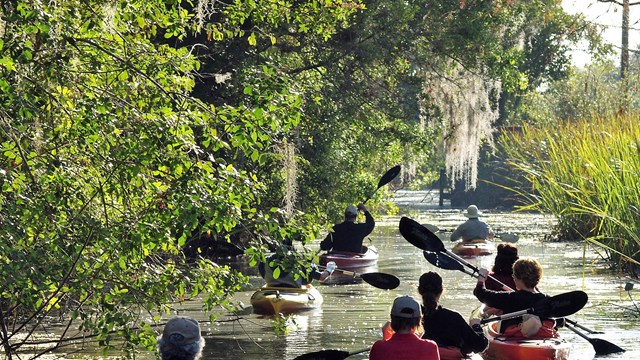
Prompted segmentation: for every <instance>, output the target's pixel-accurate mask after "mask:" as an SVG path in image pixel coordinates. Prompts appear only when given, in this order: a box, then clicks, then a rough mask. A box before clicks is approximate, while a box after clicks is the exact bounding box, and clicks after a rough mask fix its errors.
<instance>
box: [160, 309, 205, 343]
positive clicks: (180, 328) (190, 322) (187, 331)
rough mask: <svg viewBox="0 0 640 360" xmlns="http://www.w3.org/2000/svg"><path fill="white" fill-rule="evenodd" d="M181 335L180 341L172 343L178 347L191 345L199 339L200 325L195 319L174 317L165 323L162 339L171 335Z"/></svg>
mask: <svg viewBox="0 0 640 360" xmlns="http://www.w3.org/2000/svg"><path fill="white" fill-rule="evenodd" d="M175 334H177V335H182V340H178V341H176V337H175V336H174V341H173V342H174V343H177V344H178V345H184V344H191V343H194V342H196V341H198V340H199V339H200V324H198V322H197V321H196V320H195V319H192V318H190V317H186V316H176V317H174V318H173V319H171V320H169V322H167V325H165V326H164V331H163V332H162V337H163V338H165V339H168V338H169V337H171V335H175Z"/></svg>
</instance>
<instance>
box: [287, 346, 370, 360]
mask: <svg viewBox="0 0 640 360" xmlns="http://www.w3.org/2000/svg"><path fill="white" fill-rule="evenodd" d="M369 350H370V348H366V349H361V350H357V351H352V352H348V351H343V350H320V351H315V352H312V353H307V354H303V355H300V356H298V357H296V358H294V359H293V360H342V359H345V358H348V357H349V356H351V355H355V354H360V353H363V352H367V351H369Z"/></svg>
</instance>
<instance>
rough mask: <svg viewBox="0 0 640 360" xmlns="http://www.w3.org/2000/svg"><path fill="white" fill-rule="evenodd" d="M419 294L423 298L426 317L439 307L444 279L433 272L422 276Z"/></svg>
mask: <svg viewBox="0 0 640 360" xmlns="http://www.w3.org/2000/svg"><path fill="white" fill-rule="evenodd" d="M418 292H419V293H420V296H422V303H423V304H424V312H425V316H426V315H428V314H430V313H431V312H433V311H435V310H436V308H437V307H438V301H440V295H442V277H440V275H439V274H438V273H435V272H433V271H429V272H426V273H424V274H422V275H421V276H420V281H419V282H418Z"/></svg>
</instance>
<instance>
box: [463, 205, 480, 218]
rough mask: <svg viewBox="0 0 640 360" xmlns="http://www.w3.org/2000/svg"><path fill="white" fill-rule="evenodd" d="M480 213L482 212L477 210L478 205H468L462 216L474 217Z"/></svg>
mask: <svg viewBox="0 0 640 360" xmlns="http://www.w3.org/2000/svg"><path fill="white" fill-rule="evenodd" d="M481 214H482V213H481V212H480V211H478V207H477V206H475V205H469V207H468V208H467V211H465V212H464V216H466V217H468V218H469V219H475V218H477V217H478V216H479V215H481Z"/></svg>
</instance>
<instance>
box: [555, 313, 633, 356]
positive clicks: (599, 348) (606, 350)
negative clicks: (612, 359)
mask: <svg viewBox="0 0 640 360" xmlns="http://www.w3.org/2000/svg"><path fill="white" fill-rule="evenodd" d="M565 321H567V322H568V323H571V321H569V320H568V319H565ZM564 326H565V327H567V328H569V330H571V331H573V332H574V333H576V334H578V335H579V336H580V337H581V338H583V339H585V340H587V341H588V342H589V343H590V344H591V346H593V349H594V350H595V351H596V355H598V356H600V355H608V354H615V353H619V352H625V351H626V350H625V349H623V348H621V347H619V346H618V345H616V344H613V343H610V342H608V341H607V340H602V339H598V338H590V337H588V336H587V335H586V334H584V333H583V332H581V331H579V330H578V329H576V328H574V327H573V326H571V325H569V324H567V323H565V324H564Z"/></svg>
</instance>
